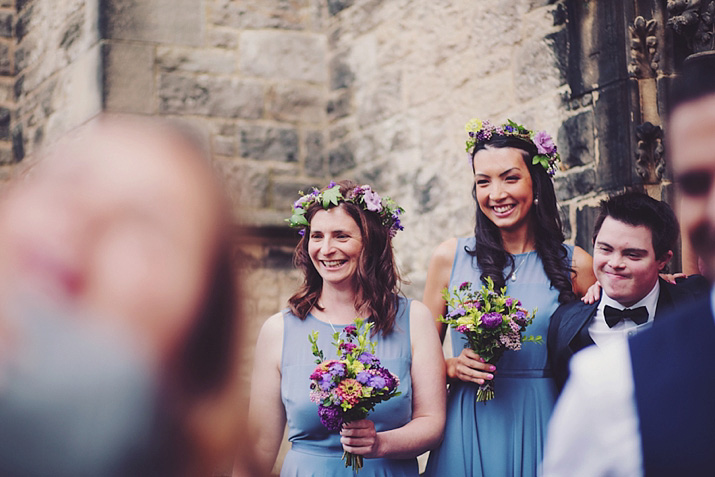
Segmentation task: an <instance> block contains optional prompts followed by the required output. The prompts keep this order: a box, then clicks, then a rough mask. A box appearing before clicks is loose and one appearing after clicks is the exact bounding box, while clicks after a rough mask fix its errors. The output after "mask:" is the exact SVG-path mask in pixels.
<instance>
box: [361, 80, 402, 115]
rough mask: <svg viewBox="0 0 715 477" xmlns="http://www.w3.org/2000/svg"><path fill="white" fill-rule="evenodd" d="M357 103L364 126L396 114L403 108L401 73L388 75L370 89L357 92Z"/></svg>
mask: <svg viewBox="0 0 715 477" xmlns="http://www.w3.org/2000/svg"><path fill="white" fill-rule="evenodd" d="M355 103H356V107H357V112H358V122H359V123H360V124H361V125H363V126H364V125H368V124H372V123H375V122H377V121H379V120H380V119H384V118H386V117H389V116H391V115H393V114H396V113H397V112H398V111H399V110H400V108H401V107H402V106H403V104H402V83H401V74H400V72H399V71H394V72H390V73H387V74H385V75H384V76H383V77H381V78H379V79H377V81H376V83H375V84H373V85H371V86H370V87H369V88H364V89H360V90H357V91H355Z"/></svg>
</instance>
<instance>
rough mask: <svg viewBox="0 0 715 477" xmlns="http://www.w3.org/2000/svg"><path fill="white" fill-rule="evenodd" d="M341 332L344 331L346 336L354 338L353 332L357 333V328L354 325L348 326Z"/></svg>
mask: <svg viewBox="0 0 715 477" xmlns="http://www.w3.org/2000/svg"><path fill="white" fill-rule="evenodd" d="M343 331H345V334H346V335H352V336H355V332H356V331H357V328H356V327H355V325H348V326H346V327H345V330H343Z"/></svg>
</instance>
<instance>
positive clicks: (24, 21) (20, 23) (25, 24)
mask: <svg viewBox="0 0 715 477" xmlns="http://www.w3.org/2000/svg"><path fill="white" fill-rule="evenodd" d="M22 3H23V2H18V12H21V13H20V14H19V15H18V17H17V21H16V22H15V38H17V42H18V43H20V42H21V41H22V39H23V38H24V37H25V35H26V34H27V32H28V30H29V29H30V21H31V20H32V16H33V13H34V10H33V5H30V6H29V7H28V8H27V9H24V10H23V9H21V5H22Z"/></svg>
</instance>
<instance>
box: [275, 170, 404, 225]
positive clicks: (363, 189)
mask: <svg viewBox="0 0 715 477" xmlns="http://www.w3.org/2000/svg"><path fill="white" fill-rule="evenodd" d="M300 194H303V191H300ZM340 202H351V203H353V204H355V205H358V206H360V207H362V208H363V209H364V210H367V211H369V212H374V213H376V214H377V215H379V216H380V221H381V222H382V225H383V226H384V227H386V228H387V229H388V232H389V234H390V237H394V236H395V234H396V233H397V231H398V230H404V227H403V226H402V223H401V222H400V215H402V213H403V212H404V209H403V208H402V207H400V206H398V205H397V203H395V201H394V200H392V199H391V198H389V197H380V195H379V194H378V193H377V192H375V191H373V190H372V189H371V188H370V186H369V185H361V186H357V187H355V188H354V189H353V190H351V191H349V192H348V193H347V196H346V197H343V194H342V193H341V192H340V186H339V185H337V184H335V182H333V181H331V182H330V184H328V189H326V190H324V191H323V192H320V191H319V190H318V189H316V188H315V187H313V190H312V191H311V192H310V193H308V194H305V195H303V196H302V197H301V198H300V199H298V200H296V201H295V202H294V203H293V213H292V214H291V216H290V218H289V219H286V221H288V222H289V223H290V226H291V227H301V230H300V234H301V235H303V234H305V228H306V227H309V226H310V223H309V222H308V219H306V218H305V213H306V212H307V211H308V209H309V208H310V206H312V205H313V204H315V203H319V204H321V205H322V206H323V208H324V209H329V208H330V207H335V206H337V205H338V204H339V203H340Z"/></svg>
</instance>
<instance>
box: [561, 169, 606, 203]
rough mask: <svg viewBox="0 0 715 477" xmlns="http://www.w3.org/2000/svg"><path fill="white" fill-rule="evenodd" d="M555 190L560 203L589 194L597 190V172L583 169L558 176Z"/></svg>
mask: <svg viewBox="0 0 715 477" xmlns="http://www.w3.org/2000/svg"><path fill="white" fill-rule="evenodd" d="M554 188H555V189H556V198H557V199H558V200H559V201H564V200H568V199H573V198H574V197H578V196H580V195H585V194H589V193H591V192H594V191H595V190H596V172H595V171H594V170H593V169H582V170H580V171H573V172H570V173H567V174H563V175H557V176H556V179H555V180H554Z"/></svg>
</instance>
